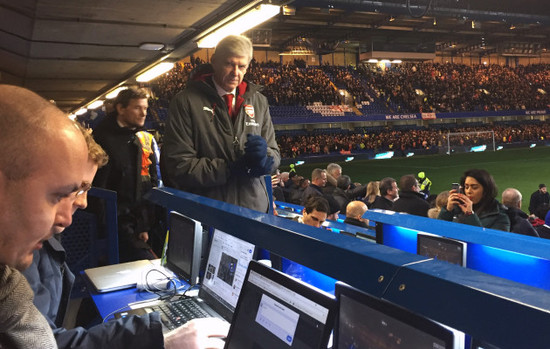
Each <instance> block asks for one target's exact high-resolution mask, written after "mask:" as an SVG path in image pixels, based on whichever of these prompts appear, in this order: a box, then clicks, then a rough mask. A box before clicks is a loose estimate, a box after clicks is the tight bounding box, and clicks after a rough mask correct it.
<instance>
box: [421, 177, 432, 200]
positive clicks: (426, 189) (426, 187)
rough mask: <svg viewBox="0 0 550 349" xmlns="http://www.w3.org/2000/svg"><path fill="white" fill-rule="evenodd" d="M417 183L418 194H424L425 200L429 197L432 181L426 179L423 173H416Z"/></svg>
mask: <svg viewBox="0 0 550 349" xmlns="http://www.w3.org/2000/svg"><path fill="white" fill-rule="evenodd" d="M417 177H418V183H420V192H421V193H423V194H424V197H425V198H427V197H428V196H430V187H431V186H432V181H430V179H429V178H428V177H426V173H424V171H421V172H418V175H417Z"/></svg>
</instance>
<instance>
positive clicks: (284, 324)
mask: <svg viewBox="0 0 550 349" xmlns="http://www.w3.org/2000/svg"><path fill="white" fill-rule="evenodd" d="M335 312H336V302H335V299H334V297H333V296H332V295H330V294H328V293H324V292H322V291H320V290H318V289H316V288H314V287H312V286H310V285H308V284H306V283H303V282H301V281H299V280H297V279H294V278H292V277H289V276H288V275H285V274H283V273H281V272H278V271H276V270H274V269H271V268H269V267H266V266H264V265H261V264H260V263H256V262H251V263H250V267H249V271H248V274H247V276H246V280H245V283H244V286H243V289H242V291H241V297H240V298H239V302H238V305H237V309H236V311H235V315H234V316H233V320H232V322H231V329H230V331H229V335H228V337H227V340H226V347H225V348H226V349H233V348H235V349H240V348H263V349H278V348H303V349H321V348H323V349H325V348H326V347H327V343H328V339H329V336H330V332H331V330H332V326H333V321H334V316H335Z"/></svg>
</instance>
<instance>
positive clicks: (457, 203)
mask: <svg viewBox="0 0 550 349" xmlns="http://www.w3.org/2000/svg"><path fill="white" fill-rule="evenodd" d="M497 193H498V190H497V186H496V184H495V180H494V179H493V176H491V175H490V174H489V172H487V171H485V170H480V169H472V170H468V171H466V172H464V175H463V176H462V178H461V179H460V189H459V190H456V189H453V190H451V192H450V195H449V200H448V201H447V205H446V206H444V207H442V208H441V212H440V213H439V216H438V217H437V218H438V219H442V220H446V221H453V220H454V221H455V222H458V223H464V224H469V225H477V226H480V227H484V228H490V229H498V230H504V231H510V219H509V218H508V215H507V214H506V207H504V206H503V205H502V204H501V203H499V202H498V201H497V200H496V199H495V198H496V196H497Z"/></svg>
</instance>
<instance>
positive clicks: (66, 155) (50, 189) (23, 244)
mask: <svg viewBox="0 0 550 349" xmlns="http://www.w3.org/2000/svg"><path fill="white" fill-rule="evenodd" d="M73 128H74V126H73ZM71 131H72V132H71ZM61 133H62V135H60V137H56V138H55V139H52V140H51V141H49V144H48V149H47V151H43V152H41V153H40V156H36V157H35V159H36V161H37V162H38V165H39V166H38V169H37V170H36V171H35V172H34V173H33V174H31V175H30V176H29V177H27V178H25V179H22V180H18V181H13V180H8V179H7V178H6V177H5V176H4V174H3V173H2V172H0V226H1V227H2V235H0V263H2V264H7V265H9V266H11V267H14V268H17V269H19V270H24V269H26V268H27V267H29V265H30V264H31V263H32V256H33V251H34V250H38V249H40V248H42V243H43V241H45V240H47V239H49V238H51V237H52V236H53V234H56V233H59V232H61V231H62V230H63V229H65V228H66V227H68V226H69V225H70V224H71V222H72V213H73V204H74V200H75V194H76V192H77V191H78V190H79V188H80V185H81V183H82V178H84V177H83V174H84V166H85V164H86V161H87V158H88V156H87V155H88V153H87V147H86V143H85V141H84V138H83V137H82V134H81V133H80V131H78V130H77V129H76V128H74V130H68V129H67V130H63V129H62V130H61ZM54 150H55V151H54Z"/></svg>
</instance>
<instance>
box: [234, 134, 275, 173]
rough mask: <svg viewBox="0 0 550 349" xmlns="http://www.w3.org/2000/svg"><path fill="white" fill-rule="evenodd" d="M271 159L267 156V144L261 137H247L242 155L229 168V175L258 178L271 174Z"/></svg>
mask: <svg viewBox="0 0 550 349" xmlns="http://www.w3.org/2000/svg"><path fill="white" fill-rule="evenodd" d="M273 163H274V160H273V157H271V156H267V142H266V141H265V139H263V137H262V136H258V135H252V134H248V135H247V141H246V143H245V145H244V155H243V156H242V157H240V158H239V159H238V160H237V161H235V162H234V163H233V164H231V165H230V166H229V170H230V171H231V174H233V175H238V174H241V175H242V174H244V175H247V176H250V177H260V176H263V175H267V174H270V173H271V169H272V167H273Z"/></svg>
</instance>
